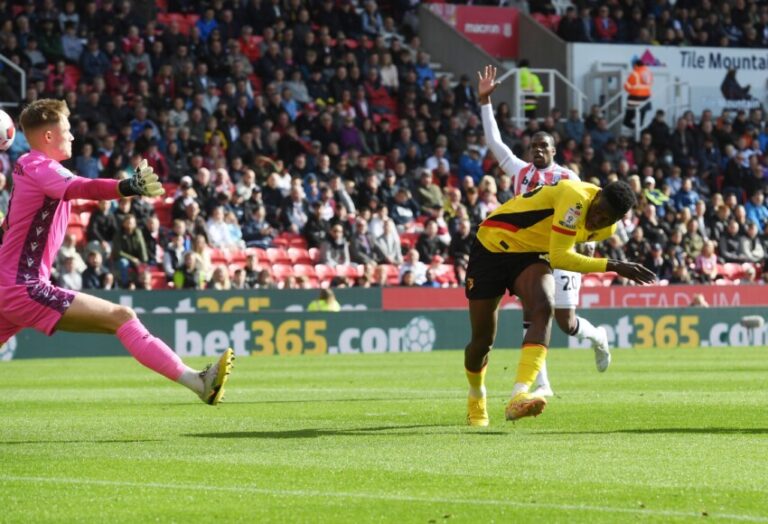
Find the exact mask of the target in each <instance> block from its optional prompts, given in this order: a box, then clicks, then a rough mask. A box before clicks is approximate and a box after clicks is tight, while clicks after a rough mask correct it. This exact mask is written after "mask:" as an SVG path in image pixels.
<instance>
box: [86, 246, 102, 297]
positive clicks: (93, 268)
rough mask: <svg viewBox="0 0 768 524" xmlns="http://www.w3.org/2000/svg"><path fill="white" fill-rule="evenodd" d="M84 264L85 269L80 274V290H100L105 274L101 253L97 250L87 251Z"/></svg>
mask: <svg viewBox="0 0 768 524" xmlns="http://www.w3.org/2000/svg"><path fill="white" fill-rule="evenodd" d="M85 264H86V268H85V271H83V273H82V289H101V288H102V287H103V283H104V275H105V273H107V270H106V268H105V267H104V264H103V259H102V256H101V253H100V252H99V251H97V250H91V251H89V252H88V255H87V256H86V260H85Z"/></svg>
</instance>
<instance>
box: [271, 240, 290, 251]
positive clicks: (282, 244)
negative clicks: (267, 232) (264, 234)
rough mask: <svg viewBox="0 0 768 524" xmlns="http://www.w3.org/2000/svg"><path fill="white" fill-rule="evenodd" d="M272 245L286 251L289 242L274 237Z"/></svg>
mask: <svg viewBox="0 0 768 524" xmlns="http://www.w3.org/2000/svg"><path fill="white" fill-rule="evenodd" d="M272 245H273V246H274V247H281V248H283V249H288V247H289V242H288V239H287V238H285V237H276V238H273V239H272Z"/></svg>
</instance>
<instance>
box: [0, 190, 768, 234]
mask: <svg viewBox="0 0 768 524" xmlns="http://www.w3.org/2000/svg"><path fill="white" fill-rule="evenodd" d="M0 187H2V186H0ZM744 208H745V209H746V212H747V218H748V219H749V220H751V221H752V222H754V223H755V225H756V226H757V230H758V231H759V232H760V233H763V232H764V231H765V227H766V225H767V224H768V207H767V206H766V205H765V194H764V193H763V191H762V190H756V191H755V192H754V193H752V194H751V195H750V197H749V202H747V203H746V205H745V206H744Z"/></svg>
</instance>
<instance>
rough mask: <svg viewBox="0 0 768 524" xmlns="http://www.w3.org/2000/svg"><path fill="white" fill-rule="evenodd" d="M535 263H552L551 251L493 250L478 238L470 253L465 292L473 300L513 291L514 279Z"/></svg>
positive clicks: (498, 295)
mask: <svg viewBox="0 0 768 524" xmlns="http://www.w3.org/2000/svg"><path fill="white" fill-rule="evenodd" d="M533 264H546V265H547V266H549V254H548V253H493V252H491V251H488V250H487V249H485V247H483V245H482V244H481V243H480V241H479V240H477V239H475V242H474V244H473V245H472V250H471V251H470V253H469V265H468V266H467V277H466V283H465V284H464V294H465V296H466V297H467V298H468V299H470V300H482V299H486V298H495V297H500V296H502V295H504V292H505V291H509V294H510V295H512V294H514V289H515V280H517V277H518V276H520V273H522V272H523V270H524V269H525V268H527V267H528V266H530V265H533Z"/></svg>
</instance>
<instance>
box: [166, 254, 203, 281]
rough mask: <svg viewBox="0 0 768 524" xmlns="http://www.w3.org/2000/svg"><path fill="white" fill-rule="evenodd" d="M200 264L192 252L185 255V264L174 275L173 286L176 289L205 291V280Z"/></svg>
mask: <svg viewBox="0 0 768 524" xmlns="http://www.w3.org/2000/svg"><path fill="white" fill-rule="evenodd" d="M198 262H199V258H198V257H197V256H195V254H194V253H193V252H192V251H187V252H186V253H184V263H183V264H182V265H181V266H180V267H178V268H177V269H176V272H175V273H174V275H173V285H174V287H175V288H176V289H203V283H204V282H205V279H204V278H203V275H202V272H201V271H200V269H199V267H198Z"/></svg>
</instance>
